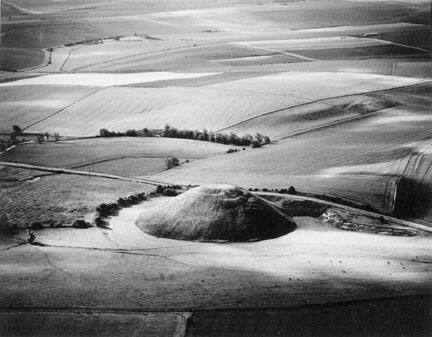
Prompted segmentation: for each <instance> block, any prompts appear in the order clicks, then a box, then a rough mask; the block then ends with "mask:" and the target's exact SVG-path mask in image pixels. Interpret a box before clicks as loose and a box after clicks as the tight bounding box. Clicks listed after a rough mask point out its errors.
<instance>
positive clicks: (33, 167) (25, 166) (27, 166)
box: [0, 162, 187, 186]
mask: <svg viewBox="0 0 432 337" xmlns="http://www.w3.org/2000/svg"><path fill="white" fill-rule="evenodd" d="M0 166H7V167H16V168H22V169H28V170H35V171H43V172H53V173H60V174H73V175H79V176H87V177H97V178H106V179H112V180H123V181H129V182H136V183H141V184H148V185H153V186H157V185H169V184H167V183H166V182H162V181H157V180H151V179H144V178H129V177H123V176H118V175H114V174H108V173H98V172H88V171H80V170H73V169H67V168H58V167H48V166H37V165H30V164H23V163H12V162H0ZM180 186H187V185H180Z"/></svg>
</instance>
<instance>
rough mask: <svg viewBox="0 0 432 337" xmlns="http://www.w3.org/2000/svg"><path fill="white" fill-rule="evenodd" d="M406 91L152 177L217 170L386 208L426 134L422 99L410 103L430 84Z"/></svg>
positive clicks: (231, 177) (208, 177)
mask: <svg viewBox="0 0 432 337" xmlns="http://www.w3.org/2000/svg"><path fill="white" fill-rule="evenodd" d="M406 90H409V89H406ZM411 90H413V92H411V95H405V96H404V98H402V95H401V94H403V91H404V89H402V92H399V99H400V101H399V102H398V104H401V103H402V102H401V101H405V106H397V107H393V108H388V109H384V110H381V111H378V112H377V113H375V114H373V115H371V116H368V117H366V118H363V119H358V120H354V121H350V122H345V123H342V124H337V125H334V126H329V127H327V128H322V129H317V130H315V131H314V130H312V131H311V132H307V133H304V134H302V135H299V136H297V137H294V138H288V139H286V140H283V141H280V142H278V143H277V144H274V145H272V146H269V147H266V148H264V149H260V150H259V155H258V156H257V155H256V154H255V153H254V152H246V153H238V154H234V155H233V156H224V157H223V159H222V158H218V159H217V160H216V159H209V160H206V161H202V162H199V163H198V162H197V163H194V164H191V165H190V166H188V167H184V168H180V169H177V170H174V171H171V172H166V173H162V174H160V175H158V178H159V179H162V180H164V179H166V180H169V181H172V180H176V179H180V181H182V182H183V183H186V182H188V183H190V181H191V180H195V183H204V182H207V181H213V180H214V177H215V176H216V172H223V174H218V178H217V179H218V180H217V181H218V182H226V183H233V184H238V185H240V186H248V187H260V188H263V187H267V188H287V187H289V185H294V186H296V188H298V189H299V190H304V191H307V192H312V193H316V194H330V195H333V196H340V197H342V198H346V199H348V200H353V201H355V202H359V203H364V204H369V205H370V206H372V207H373V208H376V209H378V210H381V211H383V212H392V211H393V207H394V205H393V201H392V198H393V193H394V189H395V184H396V180H397V179H398V176H399V175H400V174H402V172H403V171H404V170H405V166H406V165H407V158H408V157H409V155H410V153H411V152H412V151H415V150H416V147H417V146H418V145H415V144H416V142H420V141H422V140H423V139H425V138H428V137H430V127H431V123H432V116H431V115H430V113H429V111H428V109H427V106H428V103H424V104H423V105H422V108H420V107H419V106H418V104H417V105H414V104H413V103H412V98H413V95H416V94H417V95H419V96H421V94H422V93H423V95H425V94H426V96H421V97H424V98H425V99H426V100H428V96H427V93H428V90H430V85H427V84H426V85H425V86H420V87H417V91H415V90H414V89H411ZM386 94H387V92H386ZM397 94H398V92H397V91H396V92H395V93H394V94H393V95H394V96H397ZM388 95H389V96H390V95H392V94H391V91H390V92H388ZM376 96H378V94H376ZM410 101H411V104H409V102H410ZM420 101H421V100H420V99H419V98H418V99H417V100H416V102H417V103H419V102H420ZM384 126H385V132H383V127H384ZM236 131H237V130H236ZM323 149H324V150H323ZM223 167H230V170H229V171H226V170H223ZM240 172H241V173H240ZM239 173H240V174H239Z"/></svg>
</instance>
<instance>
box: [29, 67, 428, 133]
mask: <svg viewBox="0 0 432 337" xmlns="http://www.w3.org/2000/svg"><path fill="white" fill-rule="evenodd" d="M74 75H76V76H80V75H79V74H74ZM419 82H421V81H419V80H417V79H412V78H396V77H391V76H379V75H364V74H353V73H338V74H334V73H306V72H302V73H300V72H293V73H281V74H274V75H267V76H261V77H254V78H247V79H241V80H237V81H235V80H234V81H229V82H225V83H218V84H213V85H208V86H205V87H200V88H118V87H115V88H108V89H106V90H102V91H99V92H97V93H95V94H94V95H92V96H90V97H88V98H86V99H84V100H81V101H80V102H78V103H76V104H74V105H73V106H71V107H70V108H69V109H65V110H63V111H62V112H61V113H58V114H56V115H55V116H53V117H51V118H48V119H46V120H44V121H42V122H41V123H38V124H36V125H34V126H33V127H32V128H30V129H29V131H30V132H45V131H47V132H59V133H60V134H62V135H68V136H94V135H96V134H98V132H99V129H101V128H106V129H109V130H115V131H124V130H127V129H131V128H134V129H142V128H162V127H164V125H165V124H166V123H168V124H170V125H171V126H174V127H177V128H187V129H203V128H207V129H210V130H217V129H220V128H224V127H228V126H230V125H231V124H233V123H238V122H241V121H243V120H245V119H248V118H251V117H255V116H257V115H260V114H263V113H268V112H272V111H274V110H278V109H283V108H288V107H292V106H295V105H298V104H304V103H308V102H313V101H314V100H319V99H326V98H329V97H338V96H344V95H352V94H358V93H363V92H369V91H374V90H385V89H390V88H393V87H396V86H402V85H409V84H415V83H419Z"/></svg>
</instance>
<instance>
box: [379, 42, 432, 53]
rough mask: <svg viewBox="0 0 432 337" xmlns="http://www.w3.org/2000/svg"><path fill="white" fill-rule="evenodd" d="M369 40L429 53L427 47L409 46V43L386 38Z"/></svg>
mask: <svg viewBox="0 0 432 337" xmlns="http://www.w3.org/2000/svg"><path fill="white" fill-rule="evenodd" d="M371 40H375V41H378V42H382V43H384V44H392V45H395V46H399V47H404V48H408V49H414V50H417V51H421V52H426V53H430V52H431V51H430V50H427V49H423V48H419V47H414V46H410V45H407V44H403V43H397V42H392V41H387V40H381V39H371Z"/></svg>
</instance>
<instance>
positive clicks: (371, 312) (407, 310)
mask: <svg viewBox="0 0 432 337" xmlns="http://www.w3.org/2000/svg"><path fill="white" fill-rule="evenodd" d="M431 311H432V295H430V294H425V295H412V296H401V297H390V298H380V299H367V300H353V301H349V302H342V303H329V304H321V305H305V306H301V307H292V308H284V309H273V308H268V309H253V308H245V309H236V310H226V309H221V310H198V311H194V312H193V313H192V315H191V316H190V313H182V312H178V313H176V312H169V309H167V310H166V311H152V312H147V311H144V310H143V311H141V310H137V309H116V308H52V309H50V308H16V309H12V310H9V309H5V310H1V309H0V322H1V323H2V324H0V333H2V335H5V336H11V337H12V336H23V335H27V334H28V333H30V332H31V335H32V336H45V335H46V334H47V333H50V334H52V333H53V332H56V336H59V337H61V336H66V335H68V336H70V335H71V332H74V333H75V334H77V335H89V334H90V333H91V334H92V335H93V336H103V335H104V336H105V335H115V336H132V335H133V334H134V333H140V334H141V335H142V336H162V335H163V336H190V337H192V336H209V337H217V336H239V337H240V336H248V337H249V336H250V337H254V336H265V337H270V336H296V337H306V336H308V337H309V336H310V337H312V336H313V337H324V336H341V337H342V336H365V337H366V336H368V337H369V336H381V337H398V336H416V337H422V336H425V337H426V336H430V333H431V332H432V323H431V322H432V321H431V319H430V318H431ZM18 322H25V323H26V324H17V323H18ZM71 323H74V324H71ZM186 325H187V328H186ZM65 327H67V328H68V329H65Z"/></svg>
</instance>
